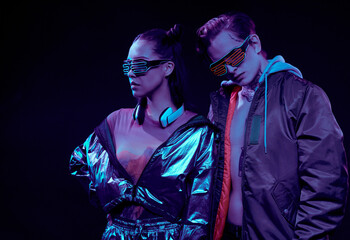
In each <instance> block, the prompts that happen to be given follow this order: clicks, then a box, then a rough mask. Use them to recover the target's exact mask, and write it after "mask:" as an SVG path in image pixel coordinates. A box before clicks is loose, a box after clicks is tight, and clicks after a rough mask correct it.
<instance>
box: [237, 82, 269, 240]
mask: <svg viewBox="0 0 350 240" xmlns="http://www.w3.org/2000/svg"><path fill="white" fill-rule="evenodd" d="M260 86H262V85H261V84H260ZM260 86H259V88H258V89H257V90H256V92H255V94H254V97H253V100H252V104H251V105H250V108H249V112H248V116H247V119H246V123H247V122H248V119H251V118H252V114H253V108H254V109H256V106H257V105H258V102H257V98H258V97H257V96H258V95H259V97H260V95H261V92H262V90H261V89H263V88H262V87H260ZM247 135H248V127H247V124H246V126H245V133H244V144H243V147H242V152H241V156H240V158H239V173H238V174H239V176H240V177H241V178H242V180H241V191H242V196H243V186H244V185H245V184H244V176H245V175H244V173H245V172H244V171H243V165H244V164H245V158H246V153H247V151H246V149H247V145H248V143H247ZM242 205H243V209H245V208H246V207H245V204H244V201H243V198H242ZM244 212H245V211H243V216H242V239H244V236H245V235H244V231H245V225H246V223H245V220H244V219H245V216H244V215H245V214H244Z"/></svg>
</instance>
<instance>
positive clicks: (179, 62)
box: [134, 24, 186, 107]
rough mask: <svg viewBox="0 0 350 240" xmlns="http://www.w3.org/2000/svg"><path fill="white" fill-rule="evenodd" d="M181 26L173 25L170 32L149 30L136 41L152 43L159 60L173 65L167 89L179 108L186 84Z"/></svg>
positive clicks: (182, 100) (182, 101) (157, 29)
mask: <svg viewBox="0 0 350 240" xmlns="http://www.w3.org/2000/svg"><path fill="white" fill-rule="evenodd" d="M182 33H183V31H182V26H181V25H179V24H175V26H174V27H172V28H171V29H170V30H168V31H166V30H163V29H159V28H156V29H151V30H148V31H146V32H144V33H141V34H139V35H138V36H137V37H136V38H135V40H134V42H135V41H136V40H139V39H140V40H147V41H151V42H153V43H154V49H153V51H154V52H155V53H156V54H157V55H158V56H159V57H160V58H161V59H169V60H172V61H173V62H174V64H175V68H174V71H173V72H172V73H171V74H170V75H169V78H168V81H169V89H170V95H171V99H172V101H173V103H174V104H175V106H176V107H180V106H181V105H182V104H183V103H184V102H185V100H184V84H185V82H186V72H185V66H184V59H183V53H182V45H181V42H180V41H181V37H182Z"/></svg>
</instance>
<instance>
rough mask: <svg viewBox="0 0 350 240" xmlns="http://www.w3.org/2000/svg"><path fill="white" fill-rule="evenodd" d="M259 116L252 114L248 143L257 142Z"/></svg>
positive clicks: (259, 123)
mask: <svg viewBox="0 0 350 240" xmlns="http://www.w3.org/2000/svg"><path fill="white" fill-rule="evenodd" d="M261 118H262V117H261V116H260V115H254V116H253V120H252V125H251V128H250V136H249V144H251V145H257V144H259V135H260V125H261Z"/></svg>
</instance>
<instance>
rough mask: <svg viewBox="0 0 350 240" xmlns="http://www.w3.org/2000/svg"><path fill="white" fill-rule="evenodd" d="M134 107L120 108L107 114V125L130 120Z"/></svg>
mask: <svg viewBox="0 0 350 240" xmlns="http://www.w3.org/2000/svg"><path fill="white" fill-rule="evenodd" d="M133 112H134V109H133V108H121V109H118V110H116V111H114V112H112V113H110V114H109V115H108V116H107V122H108V125H109V126H112V125H115V124H116V123H117V122H120V121H131V119H132V115H133Z"/></svg>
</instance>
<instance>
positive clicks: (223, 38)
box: [208, 30, 260, 86]
mask: <svg viewBox="0 0 350 240" xmlns="http://www.w3.org/2000/svg"><path fill="white" fill-rule="evenodd" d="M253 36H254V35H253ZM243 42H244V39H240V38H239V37H237V36H236V35H235V34H233V33H232V32H229V31H225V30H224V31H221V32H220V33H219V34H218V35H217V36H216V37H215V38H213V39H212V40H211V41H210V46H209V47H208V55H209V57H210V58H211V60H212V61H213V62H216V61H218V60H220V59H222V58H223V57H224V56H226V55H227V54H228V53H229V52H230V51H231V50H232V49H233V48H237V47H240V46H241V45H242V44H243ZM226 68H227V73H226V74H225V75H224V77H225V78H226V79H228V80H232V81H233V82H234V83H235V84H237V85H240V86H246V85H248V84H250V83H252V82H253V81H254V80H255V79H256V77H257V74H258V72H259V69H260V62H259V57H258V54H257V53H256V51H255V48H254V46H253V45H252V44H251V43H249V45H248V46H247V48H246V51H245V58H244V60H243V61H242V62H241V63H240V64H239V65H238V66H234V67H233V66H231V65H229V64H226Z"/></svg>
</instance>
